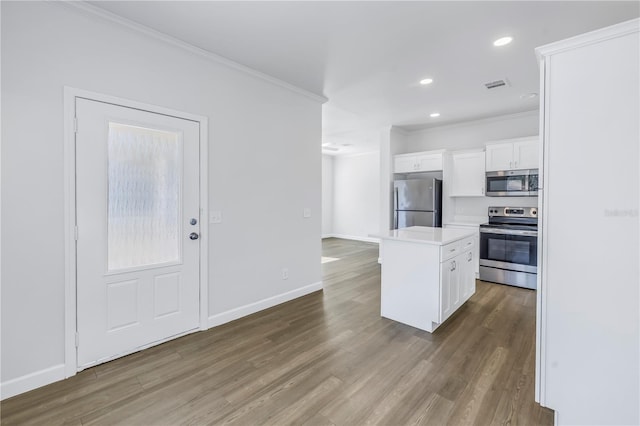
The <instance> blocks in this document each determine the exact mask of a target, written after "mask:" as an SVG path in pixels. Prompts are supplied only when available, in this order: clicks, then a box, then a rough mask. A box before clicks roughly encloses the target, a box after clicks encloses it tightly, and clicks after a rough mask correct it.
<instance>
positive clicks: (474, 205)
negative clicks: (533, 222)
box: [404, 110, 539, 223]
mask: <svg viewBox="0 0 640 426" xmlns="http://www.w3.org/2000/svg"><path fill="white" fill-rule="evenodd" d="M538 117H539V115H538V111H537V110H536V111H530V112H525V113H519V114H512V115H505V116H501V117H494V118H488V119H484V120H477V121H469V122H465V123H459V124H452V125H448V126H440V127H434V128H430V129H426V130H422V131H417V132H411V133H409V134H408V136H407V140H406V141H405V142H404V147H405V149H406V151H404V152H417V151H429V150H432V149H447V150H449V151H457V150H464V149H472V148H484V146H485V143H486V142H491V141H496V140H501V139H510V138H518V137H524V136H534V135H537V134H538V127H539V120H538ZM495 205H515V206H524V207H535V206H537V197H460V198H455V199H453V200H452V201H451V202H449V203H445V206H444V210H445V211H444V216H443V221H444V222H445V223H446V222H451V221H455V220H462V219H464V218H481V217H486V216H487V209H488V207H489V206H495Z"/></svg>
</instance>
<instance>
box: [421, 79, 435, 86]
mask: <svg viewBox="0 0 640 426" xmlns="http://www.w3.org/2000/svg"><path fill="white" fill-rule="evenodd" d="M431 83H433V79H432V78H425V79H422V80H420V84H423V85H425V84H431Z"/></svg>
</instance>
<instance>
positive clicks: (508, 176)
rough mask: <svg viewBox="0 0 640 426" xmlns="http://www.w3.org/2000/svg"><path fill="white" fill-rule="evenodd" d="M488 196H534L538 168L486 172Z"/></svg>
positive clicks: (535, 193)
mask: <svg viewBox="0 0 640 426" xmlns="http://www.w3.org/2000/svg"><path fill="white" fill-rule="evenodd" d="M485 194H486V195H487V196H489V197H535V196H537V195H538V169H529V170H504V171H499V172H487V180H486V192H485Z"/></svg>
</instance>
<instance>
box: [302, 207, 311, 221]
mask: <svg viewBox="0 0 640 426" xmlns="http://www.w3.org/2000/svg"><path fill="white" fill-rule="evenodd" d="M302 217H304V218H305V219H306V218H310V217H311V209H310V208H309V207H305V208H304V210H302Z"/></svg>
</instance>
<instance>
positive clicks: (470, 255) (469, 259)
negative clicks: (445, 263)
mask: <svg viewBox="0 0 640 426" xmlns="http://www.w3.org/2000/svg"><path fill="white" fill-rule="evenodd" d="M472 258H473V253H471V252H469V256H467V260H468V261H469V262H471V259H472Z"/></svg>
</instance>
